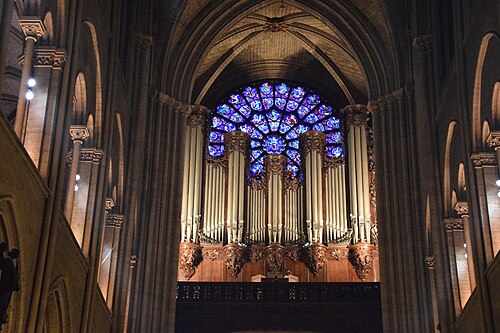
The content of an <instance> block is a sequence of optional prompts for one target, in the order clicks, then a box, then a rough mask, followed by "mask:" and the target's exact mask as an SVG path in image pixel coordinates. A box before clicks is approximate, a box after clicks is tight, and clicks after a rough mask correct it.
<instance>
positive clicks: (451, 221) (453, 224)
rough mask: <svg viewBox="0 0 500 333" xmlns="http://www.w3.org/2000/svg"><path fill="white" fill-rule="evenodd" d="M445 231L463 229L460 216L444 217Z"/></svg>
mask: <svg viewBox="0 0 500 333" xmlns="http://www.w3.org/2000/svg"><path fill="white" fill-rule="evenodd" d="M443 225H444V229H445V230H446V231H455V230H464V223H463V220H462V219H461V218H458V219H457V218H446V219H444V220H443Z"/></svg>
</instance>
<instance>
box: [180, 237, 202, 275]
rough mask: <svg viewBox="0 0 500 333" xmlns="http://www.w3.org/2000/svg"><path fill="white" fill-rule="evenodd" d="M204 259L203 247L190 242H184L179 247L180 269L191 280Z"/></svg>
mask: <svg viewBox="0 0 500 333" xmlns="http://www.w3.org/2000/svg"><path fill="white" fill-rule="evenodd" d="M202 259H203V256H202V254H201V247H200V246H198V245H196V244H193V243H188V242H182V243H181V245H180V247H179V269H180V270H181V272H182V275H183V276H184V278H185V279H187V280H189V279H191V278H192V277H193V275H194V273H196V267H198V265H199V263H200V262H201V260H202Z"/></svg>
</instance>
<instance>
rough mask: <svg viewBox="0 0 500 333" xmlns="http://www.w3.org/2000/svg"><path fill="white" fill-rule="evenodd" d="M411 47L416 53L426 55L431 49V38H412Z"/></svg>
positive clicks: (429, 36) (426, 36)
mask: <svg viewBox="0 0 500 333" xmlns="http://www.w3.org/2000/svg"><path fill="white" fill-rule="evenodd" d="M413 47H414V48H415V49H416V50H417V51H418V53H426V52H429V51H430V50H431V49H432V36H431V35H425V36H417V37H415V38H413Z"/></svg>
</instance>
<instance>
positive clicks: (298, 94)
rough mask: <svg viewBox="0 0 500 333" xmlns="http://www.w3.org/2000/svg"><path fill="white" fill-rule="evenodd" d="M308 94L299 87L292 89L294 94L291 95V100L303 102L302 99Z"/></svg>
mask: <svg viewBox="0 0 500 333" xmlns="http://www.w3.org/2000/svg"><path fill="white" fill-rule="evenodd" d="M305 94H306V91H305V90H304V88H302V87H297V88H293V89H292V94H291V95H290V98H293V99H295V100H301V99H302V97H304V95H305Z"/></svg>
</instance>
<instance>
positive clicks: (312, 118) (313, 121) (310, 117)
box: [304, 113, 318, 124]
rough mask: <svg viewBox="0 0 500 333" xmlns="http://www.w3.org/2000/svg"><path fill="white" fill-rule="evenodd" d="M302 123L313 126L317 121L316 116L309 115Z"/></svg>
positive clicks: (313, 114)
mask: <svg viewBox="0 0 500 333" xmlns="http://www.w3.org/2000/svg"><path fill="white" fill-rule="evenodd" d="M304 121H305V122H306V123H309V124H314V123H315V122H317V121H318V116H317V115H316V114H315V113H311V114H310V115H308V116H307V117H306V119H304Z"/></svg>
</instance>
